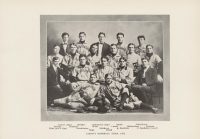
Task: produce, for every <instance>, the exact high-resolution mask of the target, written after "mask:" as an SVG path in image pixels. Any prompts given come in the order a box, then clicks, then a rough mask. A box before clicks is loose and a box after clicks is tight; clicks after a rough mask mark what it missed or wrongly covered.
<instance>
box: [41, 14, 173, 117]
mask: <svg viewBox="0 0 200 139" xmlns="http://www.w3.org/2000/svg"><path fill="white" fill-rule="evenodd" d="M40 20H41V21H40V22H41V24H40V31H41V34H40V35H41V57H40V58H41V115H42V120H44V121H52V120H53V121H57V120H62V121H77V120H78V121H84V120H85V121H90V120H91V121H94V120H96V121H110V120H113V121H116V120H118V121H119V120H121V121H131V120H133V121H135V120H146V121H148V120H153V121H161V120H163V121H165V120H169V119H170V115H169V109H170V106H169V104H170V98H169V96H170V95H169V94H170V92H169V90H170V89H169V76H170V74H169V66H170V64H169V61H170V57H169V16H168V15H66V16H65V15H51V16H48V15H41V17H40Z"/></svg>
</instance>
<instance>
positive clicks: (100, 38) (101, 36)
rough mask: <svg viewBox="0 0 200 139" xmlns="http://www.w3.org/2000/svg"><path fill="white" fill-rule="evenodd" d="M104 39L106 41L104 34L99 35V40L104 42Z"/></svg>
mask: <svg viewBox="0 0 200 139" xmlns="http://www.w3.org/2000/svg"><path fill="white" fill-rule="evenodd" d="M104 41H105V36H104V35H103V34H100V35H99V42H100V43H104Z"/></svg>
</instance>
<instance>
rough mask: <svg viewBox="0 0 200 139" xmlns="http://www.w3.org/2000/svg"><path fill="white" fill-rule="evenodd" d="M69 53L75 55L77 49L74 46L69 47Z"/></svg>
mask: <svg viewBox="0 0 200 139" xmlns="http://www.w3.org/2000/svg"><path fill="white" fill-rule="evenodd" d="M70 49H71V53H72V54H75V53H76V50H77V47H76V46H75V45H71V48H70Z"/></svg>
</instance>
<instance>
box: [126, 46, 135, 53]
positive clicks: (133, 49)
mask: <svg viewBox="0 0 200 139" xmlns="http://www.w3.org/2000/svg"><path fill="white" fill-rule="evenodd" d="M128 51H129V53H131V54H132V53H134V52H135V46H134V45H129V47H128Z"/></svg>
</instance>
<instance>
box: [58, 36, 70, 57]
mask: <svg viewBox="0 0 200 139" xmlns="http://www.w3.org/2000/svg"><path fill="white" fill-rule="evenodd" d="M61 37H62V41H63V42H62V43H61V44H60V54H61V55H62V56H65V55H66V54H69V53H70V45H69V43H68V41H69V33H67V32H63V33H62V35H61Z"/></svg>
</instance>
